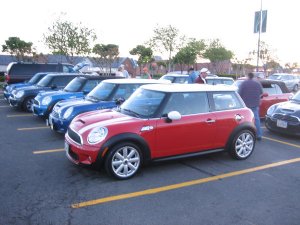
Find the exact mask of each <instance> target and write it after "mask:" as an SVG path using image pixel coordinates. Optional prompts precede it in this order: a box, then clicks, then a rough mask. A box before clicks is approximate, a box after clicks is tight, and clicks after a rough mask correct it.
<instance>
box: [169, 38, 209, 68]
mask: <svg viewBox="0 0 300 225" xmlns="http://www.w3.org/2000/svg"><path fill="white" fill-rule="evenodd" d="M204 49H205V43H204V41H203V40H200V41H196V40H195V39H190V41H189V42H188V43H187V45H186V46H185V47H183V48H181V49H180V50H179V51H178V52H177V54H176V55H175V57H174V58H173V61H174V63H176V64H179V65H180V68H181V72H182V71H183V69H184V65H187V66H190V65H193V64H195V63H196V60H197V57H198V56H201V55H202V51H203V50H204Z"/></svg>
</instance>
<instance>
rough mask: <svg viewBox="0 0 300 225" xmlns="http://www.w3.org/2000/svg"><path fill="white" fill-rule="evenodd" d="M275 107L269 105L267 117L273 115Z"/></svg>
mask: <svg viewBox="0 0 300 225" xmlns="http://www.w3.org/2000/svg"><path fill="white" fill-rule="evenodd" d="M275 109H276V106H275V105H271V106H270V107H269V109H268V111H267V115H269V116H271V115H272V114H273V112H274V111H275Z"/></svg>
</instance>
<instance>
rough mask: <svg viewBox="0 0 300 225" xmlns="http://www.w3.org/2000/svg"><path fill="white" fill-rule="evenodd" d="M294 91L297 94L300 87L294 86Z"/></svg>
mask: <svg viewBox="0 0 300 225" xmlns="http://www.w3.org/2000/svg"><path fill="white" fill-rule="evenodd" d="M293 91H294V92H297V91H298V85H297V84H295V86H294V88H293Z"/></svg>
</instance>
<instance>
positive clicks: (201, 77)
mask: <svg viewBox="0 0 300 225" xmlns="http://www.w3.org/2000/svg"><path fill="white" fill-rule="evenodd" d="M208 72H209V71H208V69H207V68H202V69H201V70H200V74H199V76H198V77H197V79H196V80H195V83H197V84H206V80H205V78H206V76H207V73H208Z"/></svg>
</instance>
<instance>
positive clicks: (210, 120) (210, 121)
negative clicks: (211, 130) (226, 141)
mask: <svg viewBox="0 0 300 225" xmlns="http://www.w3.org/2000/svg"><path fill="white" fill-rule="evenodd" d="M215 122H216V120H213V119H207V120H206V123H215Z"/></svg>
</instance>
